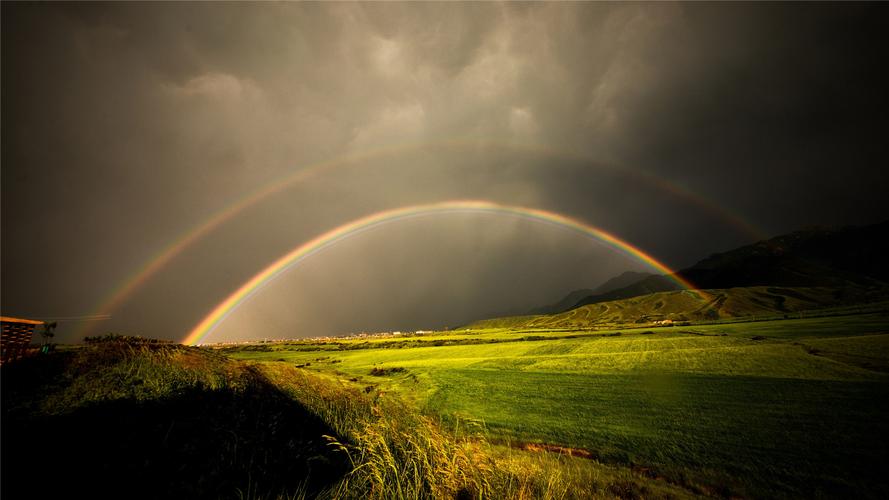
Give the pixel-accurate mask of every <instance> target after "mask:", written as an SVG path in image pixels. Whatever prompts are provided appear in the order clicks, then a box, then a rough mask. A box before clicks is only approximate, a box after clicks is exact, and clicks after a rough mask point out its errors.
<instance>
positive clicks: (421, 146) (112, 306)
mask: <svg viewBox="0 0 889 500" xmlns="http://www.w3.org/2000/svg"><path fill="white" fill-rule="evenodd" d="M438 148H443V149H446V150H451V149H453V150H455V151H463V150H466V151H470V152H471V151H475V150H479V149H480V148H481V149H484V148H494V149H498V150H504V151H516V152H520V153H529V154H540V155H546V156H550V157H553V158H563V159H566V160H571V161H579V162H592V160H591V159H589V158H585V157H583V156H581V155H577V154H573V153H568V152H564V151H559V150H554V149H551V148H547V147H544V146H539V145H526V144H522V145H519V144H510V143H501V142H497V141H491V140H477V139H471V140H466V139H452V140H446V141H437V142H431V143H418V144H404V145H399V146H394V147H389V148H381V149H378V150H373V151H368V152H364V153H359V154H354V155H347V156H341V157H337V158H334V159H331V160H327V161H322V162H319V163H315V164H312V165H308V166H306V167H304V168H301V169H299V170H297V171H296V172H294V173H291V174H289V175H286V176H284V177H282V178H280V179H277V180H275V181H273V182H271V183H269V184H267V185H265V186H263V187H261V188H259V189H257V190H255V191H252V192H250V193H247V194H246V195H244V196H243V197H241V198H239V199H237V200H235V201H233V202H232V203H230V204H229V205H227V206H225V207H223V208H222V209H221V210H219V211H218V212H216V213H215V214H213V215H212V216H211V217H210V218H208V219H206V220H204V221H203V222H201V223H200V224H199V225H197V226H194V227H191V228H189V229H188V230H186V231H185V232H183V233H182V234H180V235H179V236H178V237H177V238H175V239H174V240H172V241H171V242H170V243H168V245H167V246H165V247H163V248H161V249H160V250H159V251H158V252H157V253H155V254H154V255H152V256H151V257H150V258H149V259H148V260H147V261H145V262H143V264H142V265H141V266H139V267H138V268H137V269H136V271H135V272H134V273H133V274H131V275H129V276H128V277H127V278H126V279H124V281H123V282H121V283H120V284H119V285H118V286H117V287H116V288H114V289H112V290H111V291H110V293H109V294H108V295H107V296H106V297H104V298H103V299H102V300H101V302H99V303H98V304H97V305H96V306H95V307H94V308H93V309H94V311H95V312H96V314H103V315H107V314H110V313H112V312H113V311H115V310H117V309H118V308H119V307H120V306H121V305H122V304H123V303H124V302H125V301H126V300H128V299H129V298H130V297H131V296H132V295H133V294H134V293H135V292H136V290H138V289H139V288H140V287H141V286H142V285H143V284H145V283H146V282H147V281H148V280H149V279H150V278H151V277H152V276H154V275H155V274H157V273H158V272H159V271H160V270H161V269H163V268H164V267H166V266H167V264H169V263H170V262H171V261H172V260H173V259H175V258H176V257H177V256H179V255H180V254H181V253H182V252H184V251H185V250H186V249H187V248H189V247H191V246H192V245H194V244H195V243H197V242H198V241H200V240H201V239H203V238H204V237H205V236H207V235H208V234H210V233H211V232H213V231H215V230H216V229H217V228H219V227H220V226H222V225H224V224H226V223H227V222H229V221H230V220H232V219H234V218H235V217H236V216H237V215H238V214H240V213H241V212H243V211H245V210H247V209H248V208H250V207H253V206H255V205H257V204H259V203H261V202H262V201H264V200H266V199H268V198H270V197H272V196H274V195H276V194H278V193H281V192H283V191H285V190H287V189H290V188H291V187H293V186H295V185H297V184H299V183H301V182H304V181H307V180H309V179H311V178H313V177H315V176H318V175H321V174H324V173H327V172H330V171H334V170H336V169H339V168H343V167H346V166H349V165H359V164H361V163H362V162H363V161H367V160H373V159H383V158H387V157H396V156H398V155H400V154H404V153H406V152H410V151H424V150H426V149H429V150H431V151H435V150H437V149H438ZM594 163H595V164H596V165H597V166H598V167H601V168H604V169H606V170H609V171H612V172H615V173H618V174H620V175H625V176H627V177H628V178H631V179H633V180H636V181H639V182H642V183H644V184H646V185H648V186H651V187H655V188H657V189H659V190H661V191H663V192H666V193H669V194H670V195H671V196H674V197H676V198H677V199H680V200H683V201H684V202H686V203H688V204H689V205H692V206H695V207H697V208H698V209H700V210H701V211H703V212H707V213H710V214H712V215H713V216H715V217H717V218H719V219H720V220H722V221H724V222H725V223H727V224H728V225H730V226H732V227H735V228H736V229H737V230H738V231H739V232H740V233H742V234H745V235H747V236H748V237H750V238H752V239H755V240H760V239H763V238H765V235H764V233H763V232H762V231H761V230H760V229H758V228H756V227H754V226H753V225H752V224H750V222H748V221H746V220H744V219H742V218H741V217H739V216H738V215H737V214H735V213H733V212H731V211H729V210H727V209H726V208H725V207H722V206H720V205H718V204H717V203H714V202H713V201H712V200H708V199H707V198H705V197H703V196H701V195H699V194H697V193H695V192H692V191H690V190H689V189H687V188H685V187H683V186H681V185H678V184H676V183H674V182H671V181H669V180H667V179H664V178H661V177H658V176H656V175H655V174H653V173H651V172H647V171H645V170H643V169H638V168H627V167H624V168H618V167H616V166H613V165H608V164H605V163H599V162H594ZM89 330H90V326H89V323H84V324H83V326H82V327H81V331H80V334H81V335H86V334H88V333H89Z"/></svg>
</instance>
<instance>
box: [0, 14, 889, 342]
mask: <svg viewBox="0 0 889 500" xmlns="http://www.w3.org/2000/svg"><path fill="white" fill-rule="evenodd" d="M2 9H3V16H2V22H3V32H2V36H3V44H2V50H3V57H2V63H3V88H2V91H3V97H4V99H3V108H2V113H3V116H2V119H3V150H2V154H3V158H2V159H3V171H2V182H3V186H2V189H3V192H2V195H3V199H2V204H3V206H2V208H3V211H2V224H3V226H2V229H3V248H2V250H3V254H2V258H3V262H2V273H3V276H2V279H3V283H2V287H3V290H2V291H3V297H2V300H3V312H4V314H7V313H8V314H21V315H51V316H69V315H79V314H88V313H92V312H94V311H93V309H94V307H95V306H96V305H97V304H98V303H99V302H101V300H102V299H103V297H107V296H108V295H109V294H110V293H111V292H112V291H113V290H114V289H115V288H116V287H119V286H120V284H121V283H122V282H123V281H124V280H125V279H126V277H127V276H131V275H132V274H133V273H134V272H136V271H137V270H138V269H140V267H141V266H143V265H144V264H145V263H146V262H148V261H149V260H150V258H151V257H152V256H153V255H157V254H158V252H160V251H161V250H162V249H163V248H164V247H165V246H166V245H168V244H169V243H170V242H172V241H175V240H176V238H178V237H179V236H180V235H181V234H183V233H185V232H187V231H188V230H189V229H190V228H193V227H195V226H196V225H198V224H199V223H200V222H202V221H204V220H206V219H207V218H208V217H210V216H211V215H212V214H214V213H217V212H218V211H219V210H221V209H223V208H224V207H226V206H228V205H230V204H231V203H232V202H233V201H234V200H237V199H239V198H241V197H243V196H245V194H246V193H249V192H251V191H252V190H254V189H258V188H259V187H261V186H264V185H266V184H268V183H269V182H273V181H274V180H275V179H279V178H281V177H283V176H285V175H288V174H290V173H292V172H294V171H297V170H299V169H302V168H305V167H306V166H308V165H312V164H314V163H316V162H319V161H323V160H329V159H332V158H337V157H341V156H344V155H349V154H360V153H365V152H368V151H380V150H385V149H386V148H393V147H394V148H395V152H393V153H390V154H379V155H377V156H373V155H371V156H370V157H367V158H365V159H363V160H360V161H355V162H352V163H349V164H344V165H343V166H340V167H338V168H337V169H333V170H331V171H329V172H326V173H324V174H319V175H318V176H316V177H314V178H312V179H310V180H307V181H306V182H304V183H303V184H301V185H298V186H295V187H293V188H291V189H289V190H287V191H285V192H283V193H282V194H280V195H278V196H275V197H272V198H270V199H268V200H266V201H265V202H263V203H261V204H259V205H257V206H256V207H253V208H252V209H250V210H248V211H245V212H244V213H243V214H241V215H240V216H239V217H237V218H234V219H233V220H232V221H231V222H230V223H228V224H226V225H225V227H223V228H221V229H219V230H218V231H216V232H214V233H212V234H211V235H209V236H208V237H207V238H205V239H203V240H202V241H201V242H199V243H198V244H197V245H195V246H194V247H193V248H190V249H188V250H187V251H186V252H184V253H183V254H182V255H180V256H179V257H177V258H176V259H175V260H174V261H172V262H171V263H170V264H169V265H168V266H167V267H166V268H165V269H164V270H163V271H162V272H160V273H158V274H157V275H155V276H153V277H152V279H151V280H150V281H149V282H147V283H146V284H145V285H144V287H142V288H141V289H139V291H138V292H137V293H136V295H134V296H133V297H131V299H130V300H129V301H128V302H126V303H125V304H124V305H123V306H122V307H121V309H120V310H118V311H112V314H113V319H112V320H111V321H109V322H106V323H103V324H102V326H101V328H100V330H101V329H116V330H120V331H131V332H139V331H141V332H145V333H150V334H153V335H157V336H164V337H172V338H179V337H181V336H182V334H183V333H184V332H185V331H186V330H187V329H188V328H190V327H191V326H192V325H193V324H194V323H195V322H196V321H197V320H198V319H199V318H200V317H201V316H202V315H203V314H204V313H206V311H208V310H209V309H210V308H211V307H212V306H213V305H214V304H215V303H216V302H218V301H219V300H220V299H221V298H223V297H224V296H225V295H226V294H227V293H229V292H230V291H231V290H233V289H235V288H236V287H237V286H238V285H239V284H240V283H241V282H243V281H244V280H245V279H247V278H249V277H250V276H251V275H252V274H253V273H255V272H256V271H257V270H258V269H260V268H262V267H263V266H265V265H266V264H267V263H268V262H270V261H271V260H274V259H275V258H276V257H278V256H279V255H281V254H282V253H284V252H286V251H287V250H289V249H291V248H293V247H294V246H295V245H297V244H299V243H300V242H303V241H306V240H307V239H310V238H312V237H314V236H316V235H317V234H320V233H322V232H324V231H326V230H329V229H330V228H332V227H334V226H336V225H339V224H342V223H344V222H346V221H349V220H352V219H355V218H357V217H361V216H363V215H366V214H368V213H372V212H375V211H378V210H382V209H385V208H391V207H396V206H402V205H407V204H412V203H427V202H430V201H436V200H444V199H453V198H484V199H490V200H493V201H498V202H502V203H510V204H518V205H526V206H534V207H540V208H545V209H549V210H556V211H559V212H564V213H566V214H569V215H572V216H575V217H579V218H582V219H584V220H586V221H588V222H590V223H593V224H596V225H598V226H601V227H603V228H605V229H607V230H609V231H612V232H614V233H616V234H618V235H620V236H621V237H624V238H625V239H627V240H629V241H631V242H633V243H634V244H637V245H639V246H640V247H642V248H644V249H645V250H647V251H649V252H651V253H653V254H654V255H657V256H659V257H661V258H662V259H663V260H665V261H666V262H667V263H669V264H671V265H674V266H684V265H689V264H691V263H693V262H694V261H695V260H697V259H698V258H700V257H702V256H704V255H707V254H709V253H712V252H715V251H719V250H724V249H728V248H730V247H732V246H735V245H738V244H741V243H746V242H748V241H749V240H750V238H751V235H750V234H749V233H746V232H744V231H743V230H742V229H741V228H739V227H736V226H733V225H732V223H731V221H729V220H727V219H726V217H725V216H724V215H721V214H720V213H719V211H718V210H716V209H714V208H713V207H710V208H709V209H708V208H707V206H706V203H702V202H701V201H700V199H697V200H694V199H689V198H687V197H684V195H682V194H681V189H679V190H677V188H676V186H679V187H680V188H684V189H688V190H690V191H693V192H696V193H698V194H699V195H701V196H703V197H705V198H708V199H710V200H714V201H713V203H714V204H718V205H719V206H721V207H722V208H723V209H724V210H729V211H734V212H736V213H737V215H738V216H740V217H742V218H745V219H747V220H749V221H751V222H752V223H754V224H756V225H759V226H760V227H762V228H763V230H764V231H765V232H767V233H771V234H774V233H778V232H783V231H788V230H792V229H795V228H797V227H799V226H801V225H807V224H818V223H827V224H848V223H865V222H870V221H875V220H879V219H882V218H885V217H886V216H887V214H889V207H887V204H889V201H887V199H889V197H886V196H885V193H883V191H884V190H885V187H886V174H885V173H884V170H885V165H886V153H887V151H886V148H887V146H886V141H885V140H883V138H882V135H883V130H884V128H885V123H886V118H887V107H889V106H887V102H886V99H887V97H886V92H885V89H886V88H887V83H889V82H887V81H886V78H885V77H884V76H883V74H882V72H881V62H882V61H884V60H886V59H887V55H889V54H887V47H886V43H885V42H883V38H884V33H885V32H886V28H887V26H886V22H887V21H886V20H887V15H886V8H885V6H883V5H872V4H853V5H846V4H842V5H839V4H802V5H800V4H697V3H695V4H665V3H656V4H610V3H609V4H605V3H578V4H574V3H571V4H492V3H479V4H445V3H411V4H400V3H364V4H341V3H335V4H313V3H281V4H252V3H231V4H229V3H227V4H206V3H186V4H179V3H176V4H154V3H139V4H134V3H111V4H98V3H96V4H94V3H90V4H80V3H64V4H14V3H3V6H2ZM449 141H450V142H449ZM473 141H476V142H477V141H483V142H482V143H474V142H473ZM411 144H419V145H423V144H427V146H417V147H405V146H404V145H411ZM430 144H431V145H430ZM436 144H437V145H436ZM510 145H512V146H510ZM516 145H534V147H531V148H524V149H523V148H522V147H516ZM399 148H401V149H399ZM639 170H642V171H644V172H648V174H649V175H648V176H640V174H639V173H638V171H639ZM651 176H653V178H655V179H657V178H662V179H664V181H665V182H666V183H672V185H673V187H669V185H668V184H666V183H661V185H660V186H659V184H658V181H656V180H654V181H652V180H651V178H650V177H651ZM644 179H648V180H647V181H644V182H643V180H644ZM665 186H666V187H665ZM677 193H680V194H677ZM476 224H477V225H478V227H479V228H486V229H484V230H481V229H478V228H475V225H476ZM469 226H472V227H469ZM500 226H502V227H500V229H501V230H497V229H496V228H497V227H499V226H498V225H497V224H494V225H493V226H492V225H491V223H490V221H488V222H482V221H476V222H471V221H463V224H462V225H460V224H453V223H448V222H447V221H432V222H429V224H428V225H427V226H425V227H426V229H425V230H424V229H421V228H420V227H417V226H414V225H409V226H407V227H410V228H411V229H410V230H407V229H398V228H395V227H393V228H386V229H384V230H381V232H380V234H379V235H376V236H374V237H367V238H359V239H355V240H354V241H353V242H351V243H350V244H349V245H346V246H347V247H348V248H342V249H338V250H337V252H331V253H330V255H331V256H330V257H326V258H325V259H322V260H323V262H322V261H321V260H319V261H318V262H315V263H312V264H311V265H309V264H307V267H306V269H305V270H299V271H294V273H292V274H293V276H294V277H293V278H291V279H282V280H281V281H280V282H279V283H276V284H275V290H277V291H276V292H275V293H265V294H262V296H260V297H257V298H256V299H254V302H253V303H252V304H251V306H250V307H245V308H242V311H240V312H239V313H238V314H239V315H240V317H241V320H237V321H235V320H234V319H233V321H232V327H231V328H233V329H241V330H243V329H245V328H249V325H250V324H257V322H258V321H259V319H262V318H265V319H263V321H267V322H268V325H273V324H274V325H277V326H275V327H274V328H272V330H275V331H276V332H280V331H286V330H287V329H288V328H290V327H291V326H292V327H293V328H296V327H297V325H302V326H301V327H300V328H298V330H299V331H298V332H297V334H302V333H304V332H311V333H336V332H340V331H345V330H353V329H369V330H372V329H383V328H410V327H421V326H423V325H429V326H441V325H443V324H453V323H454V322H459V321H463V320H466V319H469V318H471V317H474V316H478V315H484V314H487V313H486V312H485V311H505V310H511V309H521V308H523V307H530V306H534V305H539V304H538V303H546V302H551V301H552V300H554V299H556V298H558V296H559V295H561V294H562V293H564V292H567V291H568V290H570V289H572V288H579V287H590V286H595V285H596V284H597V282H598V281H602V280H604V279H607V278H609V277H611V275H614V274H617V273H619V272H621V271H623V270H626V269H627V268H629V267H632V266H634V265H638V264H634V263H633V262H631V261H628V260H627V259H625V258H623V257H620V256H618V255H616V254H614V253H613V252H609V251H608V250H606V249H602V248H598V247H596V248H590V247H588V246H585V245H587V244H586V243H581V242H578V241H577V240H571V239H570V238H568V239H567V240H566V237H565V236H564V235H559V234H557V233H553V232H551V231H548V230H542V229H539V228H538V229H535V228H533V227H527V225H521V224H519V225H515V224H511V223H510V224H507V223H503V224H501V225H500ZM423 231H426V233H424V232H423ZM436 238H440V239H436ZM387 241H388V242H389V244H390V245H396V244H397V245H398V251H394V250H393V249H391V248H387V246H386V245H387V243H386V242H387ZM432 241H435V242H436V243H435V244H433V243H430V242H432ZM473 241H476V242H479V241H482V242H486V243H484V244H481V243H479V244H478V245H477V246H473ZM554 249H557V250H558V251H557V252H556V251H554ZM337 255H339V256H340V257H336V256H337ZM556 255H562V258H561V259H559V258H557V257H556ZM535 256H536V259H535ZM368 266H370V267H368ZM381 269H386V270H388V271H387V272H381V271H380V270H381ZM448 270H451V271H450V272H449V271H448ZM300 273H302V274H300ZM313 273H315V274H313ZM297 275H299V276H301V277H298V276H297ZM379 290H389V292H388V293H380V292H379ZM343 304H347V305H346V306H344V305H343ZM343 307H345V308H346V309H347V310H350V311H353V312H354V314H342V313H340V314H338V315H336V316H337V317H336V319H335V320H333V319H331V318H332V315H331V314H329V313H325V312H324V311H331V310H341V308H343ZM288 311H290V312H288ZM296 311H299V312H296ZM244 318H252V319H250V320H249V321H247V320H246V319H244ZM257 318H259V319H257ZM260 323H261V322H260ZM288 325H290V326H288ZM74 331H75V330H74V329H73V328H71V327H70V325H63V328H60V331H59V332H60V336H65V335H74V333H73V332H74ZM237 334H238V333H237V332H234V330H233V331H232V332H231V335H237ZM243 334H244V335H259V334H258V333H256V332H244V333H243ZM260 336H261V335H260Z"/></svg>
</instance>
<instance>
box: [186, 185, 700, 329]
mask: <svg viewBox="0 0 889 500" xmlns="http://www.w3.org/2000/svg"><path fill="white" fill-rule="evenodd" d="M449 213H481V214H484V213H490V214H499V215H507V216H513V217H519V218H523V219H528V220H533V221H538V222H542V223H546V224H551V225H555V226H558V227H562V228H565V229H569V230H573V231H576V232H578V233H580V234H582V235H584V236H587V237H590V238H593V239H595V240H597V241H601V242H604V243H606V244H609V245H611V246H613V247H615V248H617V249H620V250H621V251H623V252H625V253H627V254H628V255H630V256H632V257H634V258H636V259H638V260H639V261H641V262H643V263H645V264H647V265H648V266H650V267H651V268H653V269H655V270H657V271H658V272H660V273H663V274H665V275H666V276H667V277H668V278H669V279H671V280H672V281H674V282H675V283H676V284H678V285H679V286H680V287H681V288H685V289H689V290H694V289H696V287H695V286H694V285H693V284H691V283H690V282H689V281H687V280H685V279H683V278H682V277H681V276H679V275H677V274H676V273H675V272H674V271H672V270H671V269H670V268H669V267H667V266H666V265H664V264H663V263H661V262H660V261H658V260H657V259H655V258H654V257H652V256H651V255H649V254H647V253H645V252H644V251H642V250H641V249H639V248H638V247H635V246H633V245H631V244H630V243H627V242H626V241H624V240H622V239H620V238H618V237H617V236H614V235H613V234H610V233H608V232H606V231H603V230H601V229H599V228H597V227H594V226H591V225H589V224H586V223H584V222H581V221H579V220H577V219H573V218H571V217H568V216H565V215H562V214H559V213H556V212H550V211H547V210H540V209H535V208H526V207H519V206H513V205H500V204H497V203H492V202H489V201H478V200H453V201H445V202H440V203H430V204H425V205H411V206H407V207H401V208H394V209H390V210H384V211H382V212H377V213H374V214H371V215H368V216H366V217H362V218H360V219H356V220H354V221H352V222H348V223H346V224H343V225H341V226H338V227H336V228H334V229H331V230H330V231H327V232H326V233H324V234H321V235H319V236H317V237H315V238H314V239H312V240H310V241H307V242H305V243H303V244H301V245H299V246H297V247H296V248H294V249H293V250H291V251H290V252H288V253H287V254H285V255H283V256H281V257H280V258H279V259H277V260H276V261H274V262H272V263H271V264H269V265H268V266H267V267H266V268H265V269H263V270H262V271H260V272H258V273H257V274H256V275H254V276H253V277H252V278H250V279H249V280H247V281H246V282H245V283H244V284H243V285H241V286H240V287H239V288H238V289H237V290H235V291H234V292H233V293H232V294H231V295H229V296H228V297H227V298H226V299H225V300H223V301H222V302H220V303H219V304H218V305H217V306H216V307H215V308H213V310H212V311H210V313H209V314H207V316H206V317H204V319H203V320H201V322H200V323H198V324H197V326H195V327H194V328H193V329H192V330H191V332H190V333H189V334H188V336H187V337H185V339H184V340H183V341H182V342H183V343H184V344H190V345H194V344H198V343H200V342H201V341H202V340H203V339H204V338H205V337H206V336H207V335H209V334H210V333H211V332H212V331H213V330H214V329H215V328H216V327H217V326H219V325H220V324H221V323H222V322H223V321H224V320H225V318H226V317H227V316H228V315H229V314H231V313H232V311H234V310H235V309H236V308H237V307H238V306H239V305H241V304H243V303H244V302H245V301H246V300H248V299H249V298H250V297H251V296H253V295H254V294H255V293H256V292H258V291H259V290H260V289H262V287H264V286H265V285H268V284H269V283H271V282H272V281H273V280H274V279H275V278H277V277H279V276H281V275H282V274H283V273H285V272H286V271H287V270H288V269H290V268H292V267H293V266H295V265H296V264H298V263H299V262H302V261H303V260H304V259H306V258H307V257H309V256H311V255H314V254H316V253H318V252H320V251H322V250H324V249H325V248H328V247H330V246H332V245H335V244H337V243H339V242H341V241H343V240H345V239H347V238H349V237H352V236H355V235H357V234H360V233H362V232H364V231H367V230H370V229H373V228H376V227H378V226H381V225H383V224H389V223H392V222H396V221H400V220H404V219H409V218H415V217H423V216H430V215H438V214H449Z"/></svg>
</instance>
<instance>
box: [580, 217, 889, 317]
mask: <svg viewBox="0 0 889 500" xmlns="http://www.w3.org/2000/svg"><path fill="white" fill-rule="evenodd" d="M887 255H889V221H887V222H882V223H879V224H873V225H870V226H860V227H845V228H840V229H823V228H815V229H807V230H803V231H796V232H793V233H790V234H787V235H783V236H778V237H775V238H772V239H770V240H764V241H760V242H757V243H754V244H752V245H746V246H743V247H740V248H737V249H735V250H730V251H728V252H724V253H718V254H714V255H711V256H710V257H707V258H706V259H704V260H702V261H700V262H698V263H697V264H695V265H693V266H691V267H689V268H687V269H683V270H682V271H680V272H679V273H678V274H679V275H681V276H682V277H684V278H685V279H687V280H689V281H691V282H692V283H694V284H695V285H697V286H698V287H699V288H703V289H709V288H734V287H749V286H787V287H799V286H802V287H818V286H827V287H844V286H850V285H854V286H865V287H867V286H878V287H879V286H884V285H886V283H889V259H887ZM678 288H679V287H678V285H676V283H674V282H673V281H671V280H669V279H667V278H666V277H665V276H651V277H648V278H645V279H643V280H641V281H639V282H637V283H634V284H632V285H629V286H627V287H624V288H620V289H617V290H612V291H611V292H608V293H604V294H594V295H590V296H587V297H584V298H583V299H581V300H579V301H578V302H577V303H576V304H575V307H580V306H583V305H586V304H598V303H600V302H607V301H611V300H617V299H625V298H631V297H638V296H641V295H647V294H649V293H654V292H663V291H670V290H677V289H678Z"/></svg>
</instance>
